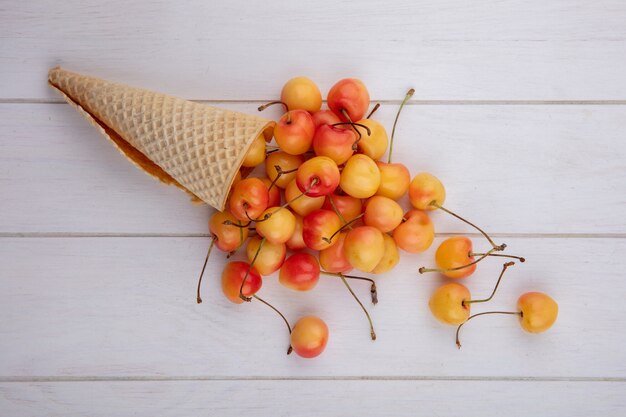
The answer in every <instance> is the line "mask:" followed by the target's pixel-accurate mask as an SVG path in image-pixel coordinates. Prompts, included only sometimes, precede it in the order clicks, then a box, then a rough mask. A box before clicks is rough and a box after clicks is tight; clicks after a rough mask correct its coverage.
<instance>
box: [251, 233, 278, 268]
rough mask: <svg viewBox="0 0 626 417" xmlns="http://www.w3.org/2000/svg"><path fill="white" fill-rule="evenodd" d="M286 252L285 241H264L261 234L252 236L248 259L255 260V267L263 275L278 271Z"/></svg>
mask: <svg viewBox="0 0 626 417" xmlns="http://www.w3.org/2000/svg"><path fill="white" fill-rule="evenodd" d="M261 245H262V246H261ZM286 254H287V248H286V247H285V244H284V243H272V242H270V241H265V242H263V238H261V237H260V236H255V237H253V238H250V240H248V246H247V247H246V256H247V257H248V261H249V262H252V261H253V260H254V268H255V269H256V270H257V272H258V273H259V274H261V275H270V274H272V273H274V272H276V271H278V269H279V268H280V267H281V265H282V264H283V262H284V260H285V255H286ZM255 257H256V260H255Z"/></svg>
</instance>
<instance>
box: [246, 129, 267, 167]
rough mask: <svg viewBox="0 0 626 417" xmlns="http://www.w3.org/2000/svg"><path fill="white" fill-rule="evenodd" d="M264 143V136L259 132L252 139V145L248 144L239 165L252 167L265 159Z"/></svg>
mask: <svg viewBox="0 0 626 417" xmlns="http://www.w3.org/2000/svg"><path fill="white" fill-rule="evenodd" d="M265 143H266V142H265V136H264V135H263V133H260V134H259V136H257V137H256V139H254V141H253V142H252V145H250V148H249V149H248V152H247V153H246V156H245V157H244V158H243V162H242V164H241V166H243V167H248V168H253V167H255V166H257V165H260V164H261V163H263V161H265Z"/></svg>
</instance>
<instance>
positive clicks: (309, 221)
mask: <svg viewBox="0 0 626 417" xmlns="http://www.w3.org/2000/svg"><path fill="white" fill-rule="evenodd" d="M340 228H341V220H340V219H339V216H337V214H335V212H333V211H330V210H324V209H319V210H315V211H313V212H311V213H309V214H308V215H307V216H306V217H304V218H303V222H302V238H303V239H304V243H305V244H306V245H307V247H308V248H310V249H313V250H322V249H326V248H328V247H330V246H332V245H334V244H335V242H336V241H335V240H334V239H330V240H328V237H330V236H332V235H333V233H335V231H337V230H339V229H340Z"/></svg>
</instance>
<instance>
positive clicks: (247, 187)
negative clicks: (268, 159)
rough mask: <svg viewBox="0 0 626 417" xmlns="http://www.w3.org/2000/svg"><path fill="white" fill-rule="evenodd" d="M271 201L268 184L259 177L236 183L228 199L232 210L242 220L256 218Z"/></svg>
mask: <svg viewBox="0 0 626 417" xmlns="http://www.w3.org/2000/svg"><path fill="white" fill-rule="evenodd" d="M268 201H269V191H268V189H267V186H266V185H265V184H264V183H263V181H261V180H260V179H258V178H246V179H243V180H241V181H239V182H238V183H236V184H235V185H234V186H233V188H232V191H231V194H230V198H229V200H228V207H229V209H230V212H231V213H232V214H233V216H235V218H237V219H238V220H241V221H248V220H253V219H256V218H257V217H258V216H259V215H260V214H261V213H262V212H263V211H264V210H265V209H266V208H267V203H268Z"/></svg>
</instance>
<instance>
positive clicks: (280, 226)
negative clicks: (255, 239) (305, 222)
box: [256, 207, 296, 243]
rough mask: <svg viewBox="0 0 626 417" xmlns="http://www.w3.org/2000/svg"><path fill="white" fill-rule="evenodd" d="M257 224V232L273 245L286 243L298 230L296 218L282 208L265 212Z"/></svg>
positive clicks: (273, 208)
mask: <svg viewBox="0 0 626 417" xmlns="http://www.w3.org/2000/svg"><path fill="white" fill-rule="evenodd" d="M261 218H262V219H263V220H262V221H257V222H256V232H257V233H258V234H259V235H260V236H261V237H264V238H266V239H267V240H268V241H270V242H272V243H285V242H287V241H288V240H289V238H290V237H291V235H293V232H294V230H296V218H295V216H294V215H293V213H292V212H290V211H289V210H287V209H284V208H281V207H270V208H268V209H267V210H265V211H264V212H263V213H262V215H261Z"/></svg>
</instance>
